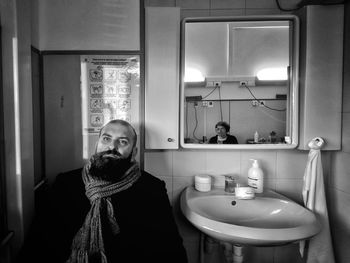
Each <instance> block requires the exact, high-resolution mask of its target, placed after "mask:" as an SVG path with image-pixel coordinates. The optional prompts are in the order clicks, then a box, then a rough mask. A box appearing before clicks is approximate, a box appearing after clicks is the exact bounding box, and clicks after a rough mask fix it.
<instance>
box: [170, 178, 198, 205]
mask: <svg viewBox="0 0 350 263" xmlns="http://www.w3.org/2000/svg"><path fill="white" fill-rule="evenodd" d="M191 185H192V186H193V185H194V178H193V177H189V176H177V177H174V178H173V202H174V204H175V203H176V202H179V200H180V195H181V193H182V192H183V191H184V190H185V188H186V187H187V186H191Z"/></svg>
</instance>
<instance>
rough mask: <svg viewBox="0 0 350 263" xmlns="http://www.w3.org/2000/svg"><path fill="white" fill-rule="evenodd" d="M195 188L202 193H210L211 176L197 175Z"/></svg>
mask: <svg viewBox="0 0 350 263" xmlns="http://www.w3.org/2000/svg"><path fill="white" fill-rule="evenodd" d="M194 188H195V189H196V190H197V191H200V192H209V191H210V190H211V176H210V175H196V176H195V177H194Z"/></svg>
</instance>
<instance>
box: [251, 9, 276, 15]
mask: <svg viewBox="0 0 350 263" xmlns="http://www.w3.org/2000/svg"><path fill="white" fill-rule="evenodd" d="M280 13H281V11H280V10H279V9H272V8H270V9H268V8H261V9H260V8H259V9H257V8H252V9H246V11H245V15H247V16H251V15H279V14H280Z"/></svg>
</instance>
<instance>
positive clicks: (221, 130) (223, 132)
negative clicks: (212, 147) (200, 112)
mask: <svg viewBox="0 0 350 263" xmlns="http://www.w3.org/2000/svg"><path fill="white" fill-rule="evenodd" d="M215 131H216V133H217V135H219V136H220V137H222V138H225V137H226V134H227V131H226V128H225V127H224V126H221V125H218V126H217V127H216V128H215Z"/></svg>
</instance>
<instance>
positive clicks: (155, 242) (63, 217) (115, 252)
mask: <svg viewBox="0 0 350 263" xmlns="http://www.w3.org/2000/svg"><path fill="white" fill-rule="evenodd" d="M81 172H82V169H78V170H74V171H70V172H67V173H63V174H60V175H58V176H57V178H56V181H55V183H54V185H53V187H52V190H51V192H50V202H49V205H48V206H49V207H48V211H47V213H45V214H44V217H41V218H40V219H39V221H38V222H39V223H38V222H37V223H36V225H35V226H34V227H35V230H34V231H32V233H33V234H34V235H32V237H30V238H29V240H28V242H27V244H26V246H25V249H24V250H23V254H22V256H21V258H22V259H23V262H30V261H29V259H33V261H31V262H36V263H37V262H45V263H49V262H50V263H56V262H57V263H62V262H65V260H66V259H67V258H68V257H69V255H70V247H71V242H72V239H73V237H74V236H75V234H76V233H77V231H78V230H79V228H80V227H81V225H82V223H83V221H84V219H85V216H86V214H87V212H88V211H89V209H90V202H89V200H88V198H87V197H86V195H85V189H84V183H83V181H82V176H81ZM111 200H112V204H113V207H114V213H115V217H116V220H117V222H118V224H119V226H120V233H119V234H118V235H117V236H114V237H111V236H109V238H108V233H106V235H105V234H104V237H106V239H105V249H106V252H107V257H108V262H109V263H113V262H118V263H123V262H125V263H132V262H135V263H136V262H154V263H155V262H159V263H160V262H162V263H163V262H174V263H183V262H187V257H186V252H185V249H184V246H183V243H182V238H181V236H180V235H179V232H178V229H177V225H176V223H175V221H174V217H173V214H172V208H171V205H170V202H169V198H168V195H167V192H166V188H165V183H164V182H163V181H161V180H160V179H158V178H156V177H154V176H152V175H150V174H148V173H146V172H142V176H141V177H140V178H139V179H138V181H137V182H136V183H134V185H133V186H132V187H130V188H128V189H127V190H124V191H122V192H119V193H117V194H114V195H113V196H112V197H111ZM43 218H44V219H43Z"/></svg>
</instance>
